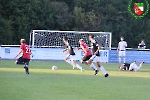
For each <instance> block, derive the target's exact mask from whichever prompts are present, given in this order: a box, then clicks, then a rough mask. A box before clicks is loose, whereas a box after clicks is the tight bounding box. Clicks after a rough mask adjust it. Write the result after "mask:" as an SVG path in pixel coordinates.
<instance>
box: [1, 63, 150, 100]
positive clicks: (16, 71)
mask: <svg viewBox="0 0 150 100" xmlns="http://www.w3.org/2000/svg"><path fill="white" fill-rule="evenodd" d="M53 65H56V66H57V67H58V70H51V67H52V66H53ZM82 66H83V67H84V68H85V71H84V72H81V71H80V70H78V69H75V70H73V69H72V66H70V65H69V64H67V63H65V62H48V61H47V62H44V61H43V62H35V61H33V62H30V74H29V75H26V74H25V71H24V69H23V66H20V65H15V64H14V61H3V60H0V100H148V99H149V98H150V93H149V91H150V67H149V65H144V66H143V67H142V69H141V70H140V71H139V72H122V71H118V66H119V64H103V66H104V67H105V69H106V70H107V72H108V73H109V75H110V76H109V77H108V78H105V77H104V76H103V74H102V72H99V73H98V75H96V76H94V72H93V70H92V69H88V67H87V66H86V65H82Z"/></svg>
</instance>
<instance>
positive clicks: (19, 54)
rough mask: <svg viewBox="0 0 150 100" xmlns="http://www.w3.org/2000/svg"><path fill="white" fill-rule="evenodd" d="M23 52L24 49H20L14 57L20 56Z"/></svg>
mask: <svg viewBox="0 0 150 100" xmlns="http://www.w3.org/2000/svg"><path fill="white" fill-rule="evenodd" d="M21 52H22V49H20V50H19V52H18V53H17V54H16V56H15V57H14V58H16V57H17V56H19V55H20V54H21Z"/></svg>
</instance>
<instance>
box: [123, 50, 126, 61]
mask: <svg viewBox="0 0 150 100" xmlns="http://www.w3.org/2000/svg"><path fill="white" fill-rule="evenodd" d="M122 56H123V62H124V63H125V62H126V52H125V51H122Z"/></svg>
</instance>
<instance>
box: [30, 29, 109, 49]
mask: <svg viewBox="0 0 150 100" xmlns="http://www.w3.org/2000/svg"><path fill="white" fill-rule="evenodd" d="M89 34H93V35H94V39H96V41H97V42H98V43H99V44H100V45H101V48H103V49H105V50H107V49H110V48H111V32H81V31H53V30H32V32H31V33H30V46H31V47H32V48H43V47H48V48H63V47H64V46H65V45H64V43H63V41H62V37H63V36H67V37H68V41H69V43H70V45H71V46H72V47H79V42H78V41H79V39H83V40H84V41H85V43H87V44H88V45H89V46H90V41H89V39H88V36H89Z"/></svg>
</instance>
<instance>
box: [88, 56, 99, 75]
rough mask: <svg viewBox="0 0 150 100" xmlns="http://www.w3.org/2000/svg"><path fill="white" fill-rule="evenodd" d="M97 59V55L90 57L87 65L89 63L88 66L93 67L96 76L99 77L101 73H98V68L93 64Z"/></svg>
mask: <svg viewBox="0 0 150 100" xmlns="http://www.w3.org/2000/svg"><path fill="white" fill-rule="evenodd" d="M95 57H96V55H93V56H89V58H88V61H87V63H88V65H89V66H90V67H92V69H93V70H95V75H97V74H98V72H99V71H98V69H97V68H96V66H95V65H94V64H93V59H94V58H95Z"/></svg>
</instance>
